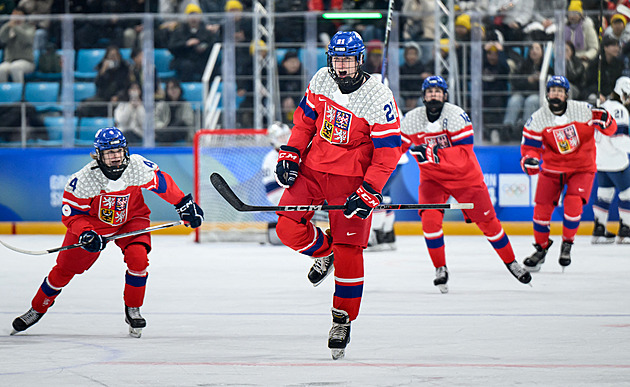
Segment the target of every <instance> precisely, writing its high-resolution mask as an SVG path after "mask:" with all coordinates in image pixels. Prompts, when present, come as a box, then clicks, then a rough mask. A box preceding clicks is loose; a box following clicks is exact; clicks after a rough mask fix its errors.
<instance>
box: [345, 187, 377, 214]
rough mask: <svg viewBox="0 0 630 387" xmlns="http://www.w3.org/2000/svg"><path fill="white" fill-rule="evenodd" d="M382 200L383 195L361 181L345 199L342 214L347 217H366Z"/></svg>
mask: <svg viewBox="0 0 630 387" xmlns="http://www.w3.org/2000/svg"><path fill="white" fill-rule="evenodd" d="M382 200H383V195H381V194H380V193H378V192H376V190H375V189H374V188H372V187H370V185H369V184H368V183H366V182H363V184H362V185H361V186H360V187H359V189H358V190H357V191H356V192H355V193H353V194H352V195H350V197H349V198H348V199H347V200H346V209H345V210H343V214H344V215H345V217H346V218H348V219H350V218H352V217H353V216H354V215H356V216H358V217H359V218H361V219H367V217H368V216H370V214H371V213H372V210H373V209H374V207H376V206H378V205H379V204H380V203H381V201H382Z"/></svg>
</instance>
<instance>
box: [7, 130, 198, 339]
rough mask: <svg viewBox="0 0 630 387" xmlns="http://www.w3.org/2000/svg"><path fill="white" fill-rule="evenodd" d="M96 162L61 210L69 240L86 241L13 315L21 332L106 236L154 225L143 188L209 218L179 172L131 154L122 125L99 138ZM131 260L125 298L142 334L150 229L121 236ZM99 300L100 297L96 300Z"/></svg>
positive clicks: (68, 192)
mask: <svg viewBox="0 0 630 387" xmlns="http://www.w3.org/2000/svg"><path fill="white" fill-rule="evenodd" d="M92 158H93V159H94V160H92V162H90V163H88V164H87V165H86V166H85V167H83V168H82V169H81V170H79V171H78V172H76V173H75V174H73V175H72V176H70V179H69V180H68V183H67V184H66V187H65V190H64V193H63V199H62V206H61V213H62V218H61V220H62V222H63V224H64V225H65V226H66V227H67V231H66V236H65V238H64V241H63V245H64V246H68V245H73V244H75V243H81V244H83V246H81V248H75V249H69V250H64V251H61V252H60V253H59V255H58V256H57V262H56V264H55V266H54V267H53V268H52V270H51V271H50V272H49V274H48V276H47V277H46V278H44V282H43V283H42V284H41V286H40V287H39V289H38V290H37V293H36V294H35V297H33V300H32V301H31V308H30V309H29V310H28V311H27V312H26V313H24V314H23V315H21V316H19V317H17V318H16V319H15V320H14V321H13V333H12V334H14V333H17V332H21V331H24V330H26V329H28V328H29V327H31V326H32V325H34V324H35V323H37V322H38V321H39V320H40V319H41V318H42V316H44V314H45V313H46V312H47V311H48V308H50V307H51V306H52V305H53V304H54V302H55V299H56V298H57V296H59V294H60V293H61V290H62V289H63V288H64V287H65V286H66V285H68V283H69V282H70V280H72V278H73V277H74V276H75V275H78V274H81V273H83V272H85V271H86V270H88V269H89V268H90V267H91V266H92V265H93V264H94V263H95V262H96V260H97V259H98V257H99V256H100V253H101V251H102V250H103V249H104V248H105V245H106V244H107V240H106V239H104V238H103V237H104V236H112V235H115V234H123V233H126V232H130V231H136V230H142V229H144V228H147V227H149V225H150V219H149V215H150V214H151V211H150V210H149V207H148V206H147V205H146V204H145V202H144V196H143V194H142V190H143V189H145V190H149V191H153V192H155V193H156V194H157V195H158V196H159V197H160V198H162V199H164V200H165V201H167V202H169V203H171V204H173V205H174V206H175V210H176V211H177V213H178V214H179V216H180V217H181V219H182V220H184V221H185V222H187V225H190V226H191V227H193V228H196V227H199V226H200V225H201V222H202V221H203V211H202V210H201V208H199V206H198V205H197V204H196V203H195V202H194V201H193V199H192V195H191V194H188V195H184V193H183V192H182V191H181V190H180V189H179V187H178V186H177V184H175V182H174V181H173V178H172V177H171V176H170V175H168V174H167V173H166V172H163V171H161V170H160V169H159V168H158V166H157V164H155V163H154V162H152V161H149V160H147V159H145V158H144V157H142V156H140V155H137V154H133V155H129V150H128V148H127V139H126V138H125V136H124V135H123V133H122V132H121V131H120V130H119V129H118V128H104V129H100V130H99V131H98V132H97V133H96V137H95V138H94V154H92ZM114 243H115V244H116V246H118V247H119V248H120V250H121V251H122V253H123V256H124V261H125V264H126V266H127V272H126V274H125V285H124V293H123V299H124V302H125V321H126V322H127V324H129V334H130V335H131V336H133V337H140V334H141V332H142V328H144V327H145V326H146V321H145V319H144V318H143V317H142V316H141V315H140V307H141V306H142V304H143V301H144V293H145V288H146V283H147V278H148V272H147V268H148V266H149V258H148V253H149V252H150V251H151V236H150V235H149V234H148V233H144V234H139V235H133V236H128V237H124V238H119V239H116V240H115V242H114ZM92 301H93V303H94V304H95V305H98V301H97V300H92Z"/></svg>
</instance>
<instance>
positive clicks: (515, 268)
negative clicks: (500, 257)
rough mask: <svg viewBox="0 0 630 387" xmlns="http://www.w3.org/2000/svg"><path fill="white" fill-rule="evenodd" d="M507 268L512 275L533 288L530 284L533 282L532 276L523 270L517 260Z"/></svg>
mask: <svg viewBox="0 0 630 387" xmlns="http://www.w3.org/2000/svg"><path fill="white" fill-rule="evenodd" d="M505 266H507V268H508V270H509V271H510V273H512V275H513V276H514V278H516V279H517V280H519V281H520V282H521V283H524V284H528V285H529V286H532V285H531V284H530V282H531V280H532V275H531V274H529V272H528V271H527V270H525V269H523V267H522V266H521V265H519V264H518V262H516V259H515V260H513V261H512V262H510V263H506V264H505Z"/></svg>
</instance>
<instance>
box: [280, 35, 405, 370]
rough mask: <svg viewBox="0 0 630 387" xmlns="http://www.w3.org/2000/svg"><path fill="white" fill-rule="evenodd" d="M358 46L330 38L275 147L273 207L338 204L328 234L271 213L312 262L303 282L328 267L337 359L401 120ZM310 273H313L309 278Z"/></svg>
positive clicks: (356, 302) (291, 215) (295, 217)
mask: <svg viewBox="0 0 630 387" xmlns="http://www.w3.org/2000/svg"><path fill="white" fill-rule="evenodd" d="M364 51H365V46H364V44H363V40H362V39H361V36H360V35H359V34H358V33H356V32H354V31H342V32H337V33H336V34H335V35H334V36H333V38H332V39H331V41H330V44H329V45H328V51H327V56H328V66H327V67H326V68H322V69H320V70H319V71H318V72H317V73H316V74H315V75H314V76H313V78H312V79H311V81H310V83H309V85H308V88H307V90H306V93H305V95H304V97H303V98H302V101H301V102H300V104H299V106H298V108H297V109H296V111H295V114H294V116H293V122H294V126H293V129H292V132H291V137H290V138H289V142H288V144H287V145H284V146H281V147H280V153H279V156H278V164H277V166H276V176H277V179H278V183H279V184H280V185H281V186H283V187H285V188H286V189H285V191H284V194H283V195H282V199H280V205H295V204H322V203H324V201H326V202H327V203H328V204H331V205H344V204H345V207H346V209H345V210H344V211H331V212H330V213H329V216H330V233H325V232H323V231H322V230H321V229H320V228H319V227H316V226H315V225H314V224H313V223H312V221H311V219H312V217H313V212H278V215H279V217H278V226H277V229H276V230H277V233H278V237H279V238H280V240H281V241H282V243H284V244H285V245H286V246H288V247H290V248H292V249H294V250H295V251H297V252H300V253H302V254H305V255H307V256H310V257H313V258H317V259H318V260H317V261H316V262H315V265H313V268H312V270H311V273H309V279H310V280H311V282H313V283H317V282H320V281H322V280H323V279H324V278H325V277H326V276H327V275H328V274H329V273H330V271H331V270H332V267H333V262H334V271H335V292H334V296H333V308H332V317H333V326H332V328H331V330H330V332H329V338H328V347H329V348H330V349H331V352H332V357H333V359H339V358H342V357H343V356H344V355H345V348H346V346H347V344H348V342H349V341H350V323H351V321H353V320H355V319H356V318H357V315H358V314H359V307H360V304H361V296H362V294H363V280H364V279H363V249H364V248H365V247H366V246H367V241H368V236H369V232H370V221H371V216H370V215H371V213H372V209H373V208H374V207H375V206H377V205H378V204H379V203H380V202H381V200H382V199H381V198H382V196H381V190H382V188H383V186H384V185H385V182H386V181H387V179H388V177H389V176H390V174H391V173H392V171H393V170H394V168H395V167H396V163H397V162H398V160H399V159H400V155H401V149H400V147H401V142H400V120H399V118H398V114H397V111H398V108H397V106H396V102H395V101H394V98H393V95H392V92H391V91H390V90H389V88H387V86H385V85H383V84H382V83H380V82H378V81H377V80H376V79H375V78H374V77H371V76H370V75H367V74H365V73H363V71H362V69H361V65H362V63H363V59H364ZM311 274H312V275H311Z"/></svg>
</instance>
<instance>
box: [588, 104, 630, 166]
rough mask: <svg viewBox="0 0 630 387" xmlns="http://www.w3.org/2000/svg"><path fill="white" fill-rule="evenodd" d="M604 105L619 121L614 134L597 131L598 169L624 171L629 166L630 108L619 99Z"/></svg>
mask: <svg viewBox="0 0 630 387" xmlns="http://www.w3.org/2000/svg"><path fill="white" fill-rule="evenodd" d="M602 107H603V108H604V109H606V110H607V111H608V112H609V113H610V114H612V116H613V118H614V119H615V121H617V132H615V134H613V135H612V136H610V137H609V136H604V135H603V134H601V133H599V132H597V133H596V134H595V143H596V145H597V158H596V160H597V170H598V171H605V172H616V171H623V170H624V169H626V168H627V167H628V165H629V164H630V162H629V161H628V153H630V135H629V132H628V125H629V124H630V117H629V115H628V109H626V107H625V106H623V104H621V103H620V102H618V101H614V100H608V101H606V102H604V103H603V104H602Z"/></svg>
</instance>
